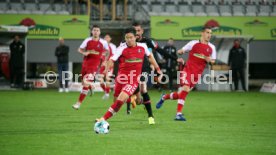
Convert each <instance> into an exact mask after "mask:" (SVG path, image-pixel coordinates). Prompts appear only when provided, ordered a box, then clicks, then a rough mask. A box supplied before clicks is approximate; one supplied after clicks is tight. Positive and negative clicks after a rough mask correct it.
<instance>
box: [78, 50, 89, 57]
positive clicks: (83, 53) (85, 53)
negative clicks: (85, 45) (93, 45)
mask: <svg viewBox="0 0 276 155" xmlns="http://www.w3.org/2000/svg"><path fill="white" fill-rule="evenodd" d="M78 52H79V53H80V54H82V55H84V56H87V55H89V54H90V53H88V52H85V50H84V49H82V48H79V50H78Z"/></svg>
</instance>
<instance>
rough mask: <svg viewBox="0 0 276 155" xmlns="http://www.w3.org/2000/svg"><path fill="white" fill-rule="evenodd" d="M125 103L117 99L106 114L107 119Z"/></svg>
mask: <svg viewBox="0 0 276 155" xmlns="http://www.w3.org/2000/svg"><path fill="white" fill-rule="evenodd" d="M123 104H124V102H123V101H121V100H116V101H115V102H114V103H113V104H112V105H111V106H110V107H109V109H108V111H107V112H106V113H105V114H104V116H103V118H104V119H105V120H107V119H109V118H110V117H112V116H113V115H115V114H116V113H117V112H118V111H119V110H120V108H121V107H122V105H123Z"/></svg>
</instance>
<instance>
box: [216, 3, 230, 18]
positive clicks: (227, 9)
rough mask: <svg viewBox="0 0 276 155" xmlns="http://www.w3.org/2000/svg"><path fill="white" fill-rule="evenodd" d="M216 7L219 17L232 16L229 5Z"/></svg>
mask: <svg viewBox="0 0 276 155" xmlns="http://www.w3.org/2000/svg"><path fill="white" fill-rule="evenodd" d="M218 7H219V12H220V15H221V16H232V13H231V8H230V5H219V6H218Z"/></svg>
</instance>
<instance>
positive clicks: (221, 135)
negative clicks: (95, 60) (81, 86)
mask: <svg viewBox="0 0 276 155" xmlns="http://www.w3.org/2000/svg"><path fill="white" fill-rule="evenodd" d="M78 95H79V93H58V92H57V91H56V90H34V91H0V115H1V119H0V154H1V155H270V154H276V95H275V94H265V93H258V92H248V93H239V92H234V93H226V92H225V93H222V92H191V93H190V94H189V95H188V97H187V100H186V103H185V107H184V113H185V116H186V118H187V122H185V123H184V122H176V121H174V120H173V119H174V116H175V110H176V102H175V101H166V102H165V104H164V106H163V107H162V108H161V109H160V110H156V109H155V102H156V101H157V100H158V99H159V96H160V93H159V92H157V91H150V96H151V99H152V102H153V109H154V115H155V120H156V124H155V125H152V126H150V125H148V122H147V115H146V111H145V110H144V107H143V106H142V105H140V106H137V107H136V108H135V109H133V110H132V114H131V115H126V105H124V106H123V107H122V109H121V110H120V112H119V113H118V114H116V115H115V116H114V117H113V118H111V119H110V120H108V122H109V124H110V127H111V130H110V133H109V134H107V135H98V134H95V133H94V132H93V130H92V127H93V125H94V120H95V118H98V117H100V116H102V115H103V114H104V113H105V112H106V110H107V109H108V107H109V106H110V104H111V103H112V99H109V100H107V101H103V100H102V99H101V97H102V95H103V93H95V94H94V96H93V97H87V98H86V100H85V101H84V103H83V105H82V107H81V109H80V110H78V111H75V110H73V109H72V108H71V106H72V104H74V103H75V101H76V100H77V98H78Z"/></svg>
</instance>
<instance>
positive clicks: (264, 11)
mask: <svg viewBox="0 0 276 155" xmlns="http://www.w3.org/2000/svg"><path fill="white" fill-rule="evenodd" d="M259 9H260V11H259V13H258V16H269V14H270V12H271V7H270V6H269V5H260V6H259Z"/></svg>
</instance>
